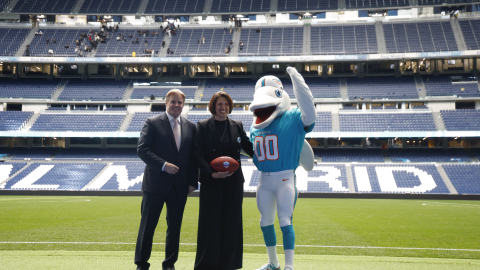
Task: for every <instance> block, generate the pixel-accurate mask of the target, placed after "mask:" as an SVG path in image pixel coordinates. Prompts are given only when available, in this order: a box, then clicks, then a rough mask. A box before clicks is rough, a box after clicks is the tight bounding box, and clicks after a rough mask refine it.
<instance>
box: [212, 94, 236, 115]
mask: <svg viewBox="0 0 480 270" xmlns="http://www.w3.org/2000/svg"><path fill="white" fill-rule="evenodd" d="M221 97H224V98H226V99H227V103H228V107H230V108H229V111H228V113H229V114H230V113H232V110H233V100H232V98H231V97H230V95H229V94H227V93H225V92H223V91H218V92H217V93H215V94H213V96H212V98H211V99H210V102H209V103H208V110H209V111H210V113H211V114H212V115H215V113H216V112H215V105H216V104H217V99H219V98H221Z"/></svg>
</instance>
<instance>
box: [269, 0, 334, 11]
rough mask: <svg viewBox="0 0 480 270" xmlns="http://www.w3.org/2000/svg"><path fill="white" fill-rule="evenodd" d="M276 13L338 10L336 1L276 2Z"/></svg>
mask: <svg viewBox="0 0 480 270" xmlns="http://www.w3.org/2000/svg"><path fill="white" fill-rule="evenodd" d="M277 9H278V11H296V10H305V11H309V10H310V11H311V10H332V9H338V1H335V0H307V1H305V0H278V7H277Z"/></svg>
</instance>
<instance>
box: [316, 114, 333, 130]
mask: <svg viewBox="0 0 480 270" xmlns="http://www.w3.org/2000/svg"><path fill="white" fill-rule="evenodd" d="M312 132H332V113H331V112H317V118H316V119H315V126H314V127H313V130H312Z"/></svg>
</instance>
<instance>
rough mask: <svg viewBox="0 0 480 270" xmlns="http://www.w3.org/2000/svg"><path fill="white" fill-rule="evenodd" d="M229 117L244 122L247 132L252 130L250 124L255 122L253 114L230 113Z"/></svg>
mask: <svg viewBox="0 0 480 270" xmlns="http://www.w3.org/2000/svg"><path fill="white" fill-rule="evenodd" d="M228 117H229V118H230V119H233V120H237V121H240V122H242V124H243V129H244V130H245V132H250V126H251V125H252V124H253V116H252V115H251V114H230V115H228Z"/></svg>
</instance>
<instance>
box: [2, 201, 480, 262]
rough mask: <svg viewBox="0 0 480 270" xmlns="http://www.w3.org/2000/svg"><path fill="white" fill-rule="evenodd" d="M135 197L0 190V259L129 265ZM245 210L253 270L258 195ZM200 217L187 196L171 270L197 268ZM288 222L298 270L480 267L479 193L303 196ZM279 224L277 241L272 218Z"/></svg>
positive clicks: (259, 258) (158, 254) (162, 225)
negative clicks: (475, 197)
mask: <svg viewBox="0 0 480 270" xmlns="http://www.w3.org/2000/svg"><path fill="white" fill-rule="evenodd" d="M140 202H141V197H62V196H0V216H1V218H0V264H2V263H3V264H2V265H4V266H12V267H15V266H17V268H16V269H97V267H94V266H93V268H92V265H91V264H92V263H94V265H97V266H100V265H103V264H105V265H106V266H105V267H98V269H100V268H102V269H134V267H135V266H134V265H133V255H134V248H135V241H136V236H137V230H138V226H139V222H140ZM243 209H244V213H243V214H244V243H245V245H244V252H245V256H244V257H245V259H244V269H253V268H255V267H259V266H260V265H262V264H263V263H264V262H266V260H267V256H266V254H265V253H266V252H265V248H264V246H263V238H262V234H261V230H260V227H259V212H258V210H257V208H256V204H255V199H254V198H245V199H244V208H243ZM197 221H198V198H193V197H192V198H189V199H188V202H187V206H186V208H185V215H184V222H183V227H182V236H181V242H182V245H181V247H180V249H181V250H180V252H181V254H182V257H181V258H180V260H179V262H178V263H177V269H193V260H194V256H195V253H194V252H195V249H196V246H195V243H196V233H197ZM293 222H294V228H295V234H296V248H295V253H296V254H297V257H296V269H297V270H298V269H352V268H357V267H358V268H357V269H382V268H383V269H385V268H389V269H394V268H398V269H480V202H479V201H437V200H384V199H303V198H301V199H299V200H298V202H297V205H296V209H295V213H294V217H293ZM276 228H277V238H278V244H279V245H281V244H282V234H281V231H280V229H279V227H278V221H277V223H276ZM165 231H166V222H165V214H164V213H162V216H161V220H160V222H159V225H158V227H157V231H156V232H157V233H156V235H155V239H154V242H155V245H154V248H153V257H152V262H153V263H154V265H155V264H156V266H157V267H160V262H161V260H162V255H163V250H164V246H163V242H164V239H165ZM278 251H279V253H280V254H281V253H282V248H281V247H279V248H278ZM20 261H21V262H20ZM280 261H282V260H280ZM66 262H68V263H69V264H72V265H73V266H68V267H66V265H65V263H66ZM22 263H23V264H24V266H22V267H20V268H18V266H21V265H22ZM30 265H31V266H32V267H33V266H35V267H34V268H30ZM61 265H63V268H62V267H61ZM320 265H321V267H320ZM56 266H58V267H59V268H57V267H56ZM355 266H357V267H355ZM65 267H66V268H65ZM154 269H155V268H154Z"/></svg>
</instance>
